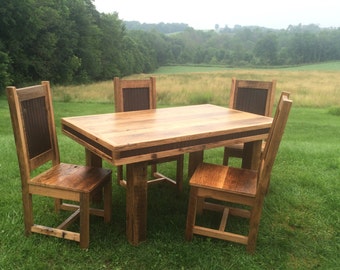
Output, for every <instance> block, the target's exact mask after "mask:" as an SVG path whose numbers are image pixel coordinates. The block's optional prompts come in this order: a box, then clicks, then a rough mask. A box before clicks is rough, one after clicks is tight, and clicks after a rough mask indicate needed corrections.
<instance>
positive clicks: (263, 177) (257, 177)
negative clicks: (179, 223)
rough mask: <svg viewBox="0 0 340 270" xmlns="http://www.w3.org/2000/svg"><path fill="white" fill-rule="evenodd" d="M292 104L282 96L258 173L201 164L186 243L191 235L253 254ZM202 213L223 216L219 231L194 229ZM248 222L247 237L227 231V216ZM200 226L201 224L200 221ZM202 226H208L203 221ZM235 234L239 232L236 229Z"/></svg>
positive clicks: (192, 186)
mask: <svg viewBox="0 0 340 270" xmlns="http://www.w3.org/2000/svg"><path fill="white" fill-rule="evenodd" d="M291 105H292V101H291V100H289V99H288V95H287V94H286V93H283V94H282V96H281V99H280V101H279V104H278V106H277V109H276V114H275V117H274V120H273V123H272V126H271V129H270V131H269V135H268V138H267V142H266V146H265V149H264V151H263V152H262V156H261V161H260V164H259V167H258V170H250V169H242V168H235V167H230V166H224V165H217V164H208V163H203V164H201V165H199V166H198V168H197V169H196V170H195V172H194V174H193V176H192V177H191V179H190V183H189V184H190V197H189V205H188V214H187V223H186V236H185V237H186V240H188V241H191V240H192V239H193V235H194V234H198V235H203V236H208V237H213V238H218V239H222V240H227V241H232V242H236V243H241V244H244V245H246V246H247V251H248V252H250V253H253V252H254V251H255V246H256V239H257V235H258V230H259V224H260V219H261V213H262V208H263V204H264V199H265V194H266V193H267V190H268V187H269V181H270V174H271V171H272V167H273V165H274V161H275V158H276V155H277V152H278V149H279V145H280V142H281V139H282V136H283V133H284V129H285V126H286V123H287V120H288V115H289V112H290V108H291ZM204 210H211V211H218V212H221V213H222V218H221V223H220V225H219V227H218V226H217V227H218V228H211V226H204V225H201V223H200V225H196V223H197V221H196V214H198V213H204V212H203V211H204ZM229 214H230V215H234V216H238V217H241V218H247V219H249V227H248V230H247V233H244V234H242V233H240V232H239V231H238V232H231V230H229V229H228V228H227V229H226V227H227V220H228V215H229ZM200 222H203V221H202V220H200ZM205 222H207V221H206V220H205ZM238 230H241V229H240V228H238Z"/></svg>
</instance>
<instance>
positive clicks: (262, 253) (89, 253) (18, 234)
mask: <svg viewBox="0 0 340 270" xmlns="http://www.w3.org/2000/svg"><path fill="white" fill-rule="evenodd" d="M172 69H173V68H172ZM300 69H302V68H301V67H300V68H299V69H298V70H293V69H291V70H285V69H282V70H275V71H274V70H218V71H216V70H210V71H207V70H206V71H204V72H202V71H199V70H196V71H197V72H194V70H193V69H191V70H190V72H187V73H186V72H185V71H184V70H183V68H182V70H181V71H180V72H179V73H177V72H175V70H174V69H173V71H172V72H168V73H167V74H164V73H166V72H164V73H156V74H155V76H156V77H157V86H159V87H160V89H159V88H158V87H157V90H158V93H159V92H160V91H161V92H163V93H162V94H160V96H159V104H160V106H173V105H179V104H181V105H182V104H195V103H203V102H211V103H216V104H220V105H226V104H227V103H228V93H229V85H230V78H231V77H232V76H236V77H239V78H250V79H271V78H275V79H277V81H278V82H277V97H278V95H279V92H280V91H281V90H291V92H292V95H291V98H292V99H293V102H294V103H293V109H292V111H291V114H290V118H289V121H288V125H287V128H286V132H285V135H284V138H283V141H282V144H281V147H280V151H279V154H278V156H277V160H276V164H275V166H274V170H273V173H272V177H271V186H270V190H269V193H268V195H267V197H266V201H265V204H264V211H263V215H262V220H261V225H260V231H259V237H258V242H257V249H256V253H255V254H254V255H249V254H247V253H246V251H245V247H244V246H243V245H238V244H233V243H229V242H225V241H221V240H215V239H210V238H207V237H198V236H195V237H194V241H193V242H191V243H187V242H185V240H184V230H185V219H186V209H187V201H188V191H189V187H188V179H186V180H185V182H184V191H183V193H182V194H180V195H176V191H175V189H174V188H173V187H172V186H168V185H155V186H151V187H150V188H149V192H148V231H147V233H148V235H147V241H146V242H144V243H142V244H141V245H139V246H138V247H133V246H131V245H130V244H128V243H127V241H126V237H125V191H124V189H123V188H121V187H119V186H117V185H115V184H114V186H113V202H112V203H113V221H112V224H110V225H105V224H103V222H102V220H101V219H100V218H92V219H91V243H90V248H89V249H88V250H86V251H84V250H81V249H79V247H78V245H77V244H76V243H75V242H70V241H67V240H61V239H55V238H52V237H46V236H42V235H37V234H34V235H32V236H30V237H24V234H23V217H22V205H21V204H22V203H21V193H20V178H19V170H18V164H17V159H16V154H15V146H14V139H13V132H12V129H11V125H10V119H9V112H8V106H7V101H6V99H5V97H1V98H0V130H1V136H0V143H1V155H0V170H1V184H0V193H1V194H2V195H1V198H0V217H1V218H0V269H247V270H248V269H339V265H340V259H339V255H338V254H339V251H340V239H339V238H340V237H339V232H340V216H339V213H338V212H339V207H340V186H339V180H340V154H339V153H340V144H339V138H340V113H339V111H340V110H339V109H338V108H339V107H340V104H339V102H340V101H339V98H338V97H339V83H340V82H339V80H338V82H337V81H336V77H339V76H338V74H339V71H334V70H333V71H328V70H325V69H321V68H320V71H316V70H314V69H313V70H300ZM144 76H149V75H143V76H142V75H139V76H136V77H144ZM210 77H212V78H215V79H211V80H210V79H209V78H210ZM217 78H219V79H218V82H217ZM317 78H318V79H317ZM293 82H295V83H296V84H298V85H299V86H300V87H299V86H296V85H294V84H293ZM167 85H170V86H171V87H167ZM195 86H196V87H197V90H195ZM93 88H94V89H96V91H92V89H93ZM104 88H105V89H104ZM112 88H113V86H112V82H103V83H98V84H93V85H90V86H81V87H79V86H78V87H74V88H64V87H53V90H54V100H55V101H54V109H55V117H56V123H57V131H58V135H59V145H60V152H61V159H62V161H63V162H72V163H80V164H83V163H84V149H83V148H82V147H81V146H80V145H78V144H76V143H75V142H74V141H72V140H71V139H69V138H67V137H65V136H64V135H62V134H61V132H60V118H61V117H64V116H71V115H81V114H84V115H85V114H93V113H106V112H112V111H113V110H114V106H113V102H112V100H113V94H112V92H113V91H112ZM77 89H78V90H77ZM166 89H168V90H166ZM181 89H182V90H181ZM204 89H205V90H204ZM208 89H215V90H211V91H208ZM101 90H103V91H101ZM76 91H79V92H78V93H74V92H76ZM183 91H186V93H182V92H183ZM223 91H224V92H226V93H223ZM87 92H90V93H87ZM167 92H169V93H167ZM178 95H182V96H181V98H180V97H177V96H178ZM328 95H331V96H332V97H333V98H328ZM324 99H326V101H325V100H324ZM221 157H222V149H213V150H209V151H206V152H205V161H208V162H212V163H221ZM186 158H187V157H186ZM186 162H187V160H186ZM233 164H234V165H235V166H236V165H238V161H235V160H234V161H233ZM104 166H106V167H110V168H112V169H113V170H114V169H115V168H113V167H112V166H110V165H108V164H106V163H105V164H104ZM174 166H175V165H174V164H170V163H169V164H164V165H162V167H161V169H162V171H164V173H166V174H169V175H170V176H174V174H175V169H174ZM185 175H186V171H185ZM114 180H115V179H114ZM113 182H114V183H115V181H113ZM34 202H35V210H36V212H37V213H38V215H40V216H42V218H41V219H42V222H45V223H48V222H53V221H56V220H57V219H58V216H57V215H56V214H55V213H54V212H53V202H52V201H50V200H48V199H42V198H35V200H34Z"/></svg>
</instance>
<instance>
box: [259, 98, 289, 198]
mask: <svg viewBox="0 0 340 270" xmlns="http://www.w3.org/2000/svg"><path fill="white" fill-rule="evenodd" d="M292 103H293V102H292V101H291V100H290V99H289V93H287V92H282V94H281V96H280V100H279V103H278V105H277V108H276V112H275V116H274V119H273V123H272V126H271V128H270V131H269V135H268V138H267V140H266V146H265V148H264V150H263V153H262V155H261V162H260V165H259V166H260V167H259V175H258V191H259V192H261V193H263V194H264V193H266V191H267V190H268V186H269V181H270V174H271V171H272V168H273V165H274V162H275V158H276V155H277V152H278V150H279V146H280V142H281V139H282V136H283V133H284V130H285V127H286V123H287V120H288V116H289V112H290V109H291V106H292Z"/></svg>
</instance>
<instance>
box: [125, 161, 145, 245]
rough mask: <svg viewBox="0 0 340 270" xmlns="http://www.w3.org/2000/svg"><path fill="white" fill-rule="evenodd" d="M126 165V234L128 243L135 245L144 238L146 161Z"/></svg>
mask: <svg viewBox="0 0 340 270" xmlns="http://www.w3.org/2000/svg"><path fill="white" fill-rule="evenodd" d="M126 167H127V185H126V236H127V239H128V241H129V242H130V244H132V245H134V246H136V245H138V244H139V243H140V242H142V241H145V240H146V221H147V162H139V163H133V164H128V165H127V166H126Z"/></svg>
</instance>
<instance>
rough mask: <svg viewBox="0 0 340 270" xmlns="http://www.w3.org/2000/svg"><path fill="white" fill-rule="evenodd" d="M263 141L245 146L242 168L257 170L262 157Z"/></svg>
mask: <svg viewBox="0 0 340 270" xmlns="http://www.w3.org/2000/svg"><path fill="white" fill-rule="evenodd" d="M261 147H262V141H253V142H248V143H245V144H244V148H243V158H242V168H244V169H252V170H257V167H258V165H259V161H260V157H261Z"/></svg>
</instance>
